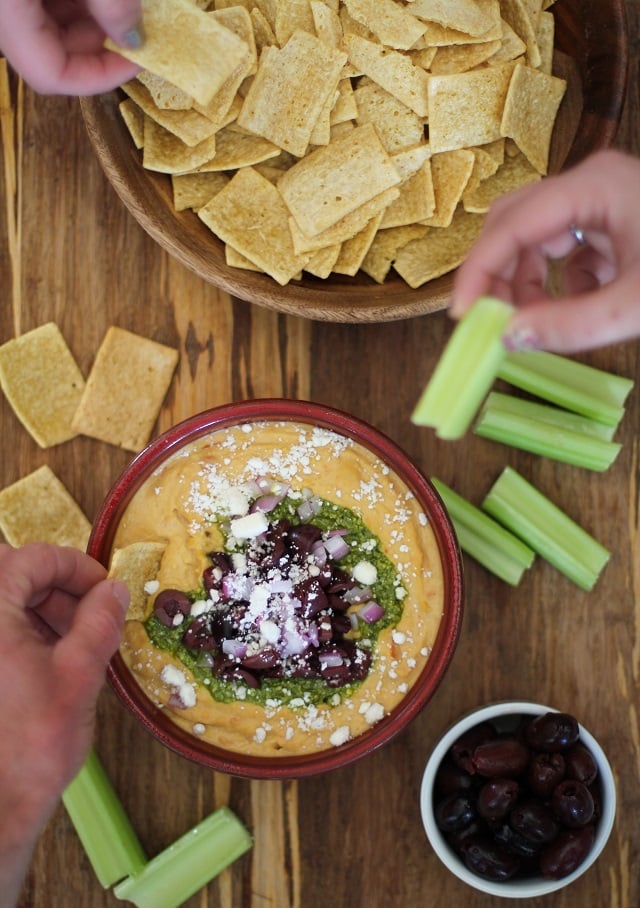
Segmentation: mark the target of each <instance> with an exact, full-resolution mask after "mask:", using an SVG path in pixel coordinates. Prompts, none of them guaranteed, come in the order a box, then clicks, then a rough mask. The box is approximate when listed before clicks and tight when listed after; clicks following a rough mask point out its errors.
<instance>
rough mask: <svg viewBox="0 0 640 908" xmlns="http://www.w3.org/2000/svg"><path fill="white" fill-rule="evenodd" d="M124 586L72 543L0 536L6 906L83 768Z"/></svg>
mask: <svg viewBox="0 0 640 908" xmlns="http://www.w3.org/2000/svg"><path fill="white" fill-rule="evenodd" d="M128 602H129V592H128V590H127V588H126V586H125V585H124V584H123V583H121V582H119V581H113V580H108V579H106V571H105V569H104V568H103V567H102V566H101V565H100V564H98V563H97V562H96V561H94V560H93V559H92V558H90V557H89V556H88V555H85V554H84V553H82V552H80V551H78V550H76V549H71V548H61V547H56V546H50V545H45V544H44V543H33V544H31V545H27V546H24V547H22V548H18V549H15V548H12V547H10V546H8V545H0V622H1V626H2V634H0V690H2V720H1V721H2V730H1V731H0V766H2V773H1V774H0V816H1V817H2V823H1V824H0V908H13V906H14V905H15V904H16V901H17V898H18V894H19V890H20V886H21V884H22V880H23V878H24V874H25V872H26V870H27V867H28V863H29V860H30V857H31V852H32V849H33V846H34V844H35V842H36V840H37V838H38V835H39V833H40V831H41V829H42V827H43V825H44V823H45V822H46V820H47V819H48V817H49V815H50V814H51V812H52V811H53V809H54V807H55V806H56V803H57V802H58V800H59V798H60V795H61V794H62V791H63V790H64V788H65V787H66V786H67V784H68V783H69V782H70V781H71V779H72V778H73V777H74V776H75V774H76V773H77V772H78V770H79V769H80V767H81V766H82V763H83V761H84V759H85V757H86V755H87V752H88V750H89V747H90V745H91V741H92V736H93V725H94V717H95V703H96V698H97V696H98V693H99V691H100V689H101V687H102V685H103V683H104V679H105V671H106V666H107V663H108V661H109V659H110V658H111V656H112V655H113V653H114V652H115V650H116V649H117V647H118V644H119V641H120V637H121V633H122V627H123V624H124V616H125V613H126V608H127V605H128Z"/></svg>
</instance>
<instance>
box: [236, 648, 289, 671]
mask: <svg viewBox="0 0 640 908" xmlns="http://www.w3.org/2000/svg"><path fill="white" fill-rule="evenodd" d="M279 661H280V656H279V655H278V653H277V651H276V650H275V649H271V647H269V646H265V648H264V649H261V650H258V652H257V653H252V654H251V655H250V656H245V658H244V659H243V660H242V667H243V668H248V669H249V670H250V671H260V670H261V669H265V668H273V666H274V665H277V663H278V662H279Z"/></svg>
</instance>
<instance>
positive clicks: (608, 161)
mask: <svg viewBox="0 0 640 908" xmlns="http://www.w3.org/2000/svg"><path fill="white" fill-rule="evenodd" d="M572 224H574V225H577V226H578V227H579V228H581V230H582V231H583V232H584V235H585V239H586V240H587V244H586V245H585V246H581V247H579V248H576V246H577V244H576V240H575V238H574V237H572V235H571V233H570V231H569V227H570V225H572ZM564 256H567V260H566V264H565V266H564V293H563V295H562V296H561V297H560V298H559V299H557V300H554V299H552V298H551V296H550V295H549V294H548V293H547V292H546V290H545V282H546V278H547V273H548V267H549V259H550V258H561V257H564ZM486 293H489V294H493V295H495V296H498V297H500V298H501V299H504V300H507V301H509V302H512V303H514V304H515V305H516V306H517V307H518V312H517V313H516V315H515V316H514V317H513V319H512V321H511V323H510V325H509V330H508V333H507V335H506V336H505V342H506V343H507V346H510V347H511V348H514V349H518V348H519V349H531V348H541V349H545V350H551V351H554V352H557V353H573V352H577V351H581V350H588V349H591V348H594V347H602V346H605V345H607V344H613V343H618V342H621V341H625V340H630V339H632V338H635V337H639V336H640V160H638V159H636V158H633V157H631V156H629V155H624V154H622V153H621V152H616V151H604V152H598V153H596V154H594V155H592V156H591V157H590V158H588V159H586V160H585V161H583V162H582V163H581V164H579V165H578V166H576V167H574V168H573V169H571V170H569V171H566V172H565V173H563V174H561V175H559V176H553V177H547V178H546V179H544V180H542V181H541V182H540V183H536V184H534V185H532V186H527V187H525V188H524V189H521V190H518V191H517V192H515V193H512V194H511V195H509V196H505V197H504V198H502V199H500V200H499V201H498V202H496V203H495V204H494V205H493V206H492V208H491V210H490V212H489V214H488V215H487V218H486V222H485V226H484V227H483V230H482V233H481V235H480V237H479V239H478V240H477V241H476V243H475V245H474V246H473V248H472V249H471V251H470V252H469V254H468V256H467V258H466V260H465V262H464V264H463V265H461V267H460V268H459V269H458V272H457V275H456V277H455V280H454V288H453V295H452V304H451V314H452V316H453V317H454V318H459V317H460V316H461V315H462V314H463V312H465V311H466V310H467V309H468V308H469V306H470V305H471V304H472V303H473V301H474V300H476V299H477V298H478V297H479V296H481V295H483V294H486Z"/></svg>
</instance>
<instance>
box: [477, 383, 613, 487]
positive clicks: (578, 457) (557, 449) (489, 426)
mask: <svg viewBox="0 0 640 908" xmlns="http://www.w3.org/2000/svg"><path fill="white" fill-rule="evenodd" d="M506 396H507V395H499V394H498V393H497V392H494V393H493V394H490V395H489V397H488V398H487V400H486V401H485V404H484V406H483V408H482V410H481V412H480V416H479V418H478V421H477V422H476V424H475V426H474V430H473V431H474V432H475V434H476V435H480V436H482V437H483V438H489V439H491V440H492V441H498V442H501V443H502V444H505V445H511V446H512V447H514V448H521V449H522V450H524V451H531V452H532V453H533V454H541V455H543V456H544V457H549V458H551V459H553V460H560V461H563V462H564V463H571V464H574V466H578V467H586V468H587V469H589V470H599V471H603V470H606V469H608V468H609V467H610V466H611V464H612V463H613V461H614V460H615V459H616V457H617V456H618V454H619V452H620V449H621V447H622V445H619V444H617V443H616V442H613V441H605V440H604V439H602V438H596V437H594V436H593V435H590V434H587V433H586V432H584V431H582V430H581V429H576V428H575V427H574V428H571V427H570V425H569V420H567V425H566V426H563V425H562V424H561V422H560V421H559V420H558V421H553V422H552V421H549V420H545V419H544V418H543V419H542V420H540V419H538V417H537V413H536V408H539V407H540V405H536V404H533V405H532V406H530V405H529V401H524V400H519V399H518V398H510V399H509V400H510V403H509V404H508V406H506V407H505V406H503V405H502V404H501V402H500V400H499V398H504V397H506ZM546 409H553V408H546ZM555 412H556V413H559V412H560V411H558V410H556V411H555ZM567 416H574V414H571V413H567ZM560 417H562V414H561V413H560ZM575 418H577V419H580V418H582V419H584V420H585V421H587V422H589V421H590V420H586V418H585V417H575ZM591 422H592V420H591Z"/></svg>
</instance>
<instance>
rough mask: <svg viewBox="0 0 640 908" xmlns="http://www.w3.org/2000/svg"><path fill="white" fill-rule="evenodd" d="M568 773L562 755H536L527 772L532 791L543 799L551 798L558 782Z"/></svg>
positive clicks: (532, 758) (540, 753)
mask: <svg viewBox="0 0 640 908" xmlns="http://www.w3.org/2000/svg"><path fill="white" fill-rule="evenodd" d="M565 772H566V766H565V760H564V757H563V756H562V754H561V753H544V752H539V753H535V754H534V755H533V756H532V757H531V761H530V763H529V768H528V770H527V782H528V784H529V787H530V789H531V790H532V791H533V792H534V794H537V795H538V796H539V797H541V798H550V797H551V793H552V792H553V789H554V788H555V787H556V785H557V784H558V782H562V780H563V779H564V776H565Z"/></svg>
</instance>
